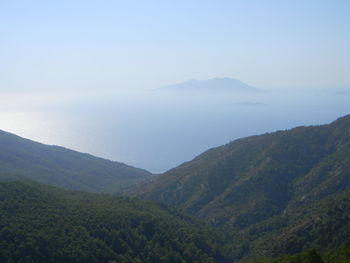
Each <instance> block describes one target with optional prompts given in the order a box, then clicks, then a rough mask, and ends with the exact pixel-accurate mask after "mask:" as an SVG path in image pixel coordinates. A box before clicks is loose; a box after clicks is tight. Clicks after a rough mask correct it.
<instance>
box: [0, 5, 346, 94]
mask: <svg viewBox="0 0 350 263" xmlns="http://www.w3.org/2000/svg"><path fill="white" fill-rule="evenodd" d="M349 14H350V1H349V0H327V1H322V0H315V1H313V0H307V1H305V0H302V1H298V0H292V1H279V0H276V1H262V0H256V1H253V0H247V1H243V0H242V1H234V0H227V1H224V0H217V1H213V0H207V1H206V0H198V1H194V0H186V1H182V0H176V1H167V0H158V1H152V0H148V1H141V0H139V1H132V0H128V1H102V0H101V1H97V0H96V1H87V0H81V1H80V0H77V1H74V0H69V1H46V0H45V1H36V0H31V1H26V0H23V1H17V0H0V50H1V51H0V89H1V90H2V91H5V90H28V91H31V90H42V89H45V90H54V89H58V90H74V89H90V90H94V89H100V90H111V89H112V90H120V89H148V88H157V87H159V86H163V85H167V84H172V83H177V82H181V81H185V80H187V79H191V78H198V79H208V78H212V77H233V78H237V79H240V80H242V81H244V82H246V83H248V84H251V85H255V86H258V87H273V88H278V87H281V88H286V87H309V86H310V87H317V86H346V85H349V84H350V74H349V73H350V48H349V47H350V30H349V29H350V15H349Z"/></svg>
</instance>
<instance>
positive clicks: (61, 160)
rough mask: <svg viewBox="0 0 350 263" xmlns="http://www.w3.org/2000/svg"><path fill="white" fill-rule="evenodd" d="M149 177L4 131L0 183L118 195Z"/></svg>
mask: <svg viewBox="0 0 350 263" xmlns="http://www.w3.org/2000/svg"><path fill="white" fill-rule="evenodd" d="M149 176H151V174H150V173H149V172H147V171H145V170H142V169H138V168H134V167H131V166H128V165H125V164H123V163H118V162H112V161H109V160H105V159H102V158H98V157H94V156H92V155H89V154H85V153H79V152H76V151H72V150H69V149H65V148H63V147H58V146H49V145H44V144H41V143H37V142H34V141H31V140H27V139H24V138H21V137H19V136H16V135H14V134H11V133H7V132H4V131H0V179H6V178H11V179H13V178H14V177H17V178H21V177H24V178H30V179H33V180H36V181H38V182H42V183H46V184H50V185H54V186H60V187H63V188H67V189H77V190H84V191H91V192H117V191H119V190H120V189H122V188H123V187H126V186H130V185H132V184H134V183H136V182H138V181H140V180H142V179H144V178H146V177H149Z"/></svg>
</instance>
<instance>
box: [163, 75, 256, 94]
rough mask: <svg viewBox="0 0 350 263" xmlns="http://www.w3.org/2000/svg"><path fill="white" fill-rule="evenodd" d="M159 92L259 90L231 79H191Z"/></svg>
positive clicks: (166, 87)
mask: <svg viewBox="0 0 350 263" xmlns="http://www.w3.org/2000/svg"><path fill="white" fill-rule="evenodd" d="M158 90H159V91H171V92H191V93H193V92H196V93H197V92H201V93H204V92H205V93H208V92H220V93H221V92H239V93H242V92H259V91H261V90H260V89H258V88H256V87H253V86H250V85H248V84H246V83H244V82H242V81H240V80H237V79H232V78H212V79H208V80H197V79H191V80H188V81H185V82H182V83H178V84H172V85H167V86H164V87H162V88H159V89H158Z"/></svg>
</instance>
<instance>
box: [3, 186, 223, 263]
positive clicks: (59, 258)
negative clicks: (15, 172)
mask: <svg viewBox="0 0 350 263" xmlns="http://www.w3.org/2000/svg"><path fill="white" fill-rule="evenodd" d="M214 236H215V235H213V234H212V232H211V231H210V230H209V229H208V228H206V227H205V226H203V225H201V224H199V223H198V222H196V221H194V220H193V219H191V218H190V217H189V216H186V215H184V214H181V213H178V212H177V211H176V210H172V209H169V208H167V207H165V206H158V205H155V204H153V203H151V202H149V201H141V200H136V199H128V198H121V197H111V196H108V195H101V194H92V193H83V192H75V191H68V190H61V189H58V188H54V187H51V186H45V185H39V184H38V183H35V182H26V181H25V182H22V181H18V182H3V183H0V262H16V263H20V262H26V263H29V262H35V263H40V262H43V263H54V262H66V263H73V262H74V263H78V262H84V263H87V262H88V263H94V262H96V263H105V262H106V263H107V262H109V263H112V262H118V263H119V262H120V263H135V262H140V263H141V262H143V263H148V262H149V263H154V262H164V263H165V262H166V263H168V262H183V263H184V262H188V263H194V262H198V263H199V262H201V263H205V262H208V263H214V262H229V261H228V260H227V259H226V258H225V257H224V256H222V255H221V254H220V253H219V252H218V249H217V247H218V244H217V243H215V240H214Z"/></svg>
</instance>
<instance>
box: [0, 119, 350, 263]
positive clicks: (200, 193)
mask: <svg viewBox="0 0 350 263" xmlns="http://www.w3.org/2000/svg"><path fill="white" fill-rule="evenodd" d="M0 146H1V152H0V181H2V183H0V262H11V263H12V262H16V263H17V262H20V263H21V262H26V263H27V262H39V263H40V262H68V263H69V262H109V263H113V262H121V263H124V262H126V263H128V262H136V263H137V262H146V263H147V262H170V263H178V262H179V263H184V262H198V263H206V262H210V263H213V262H219V263H232V262H242V263H243V262H244V263H260V262H261V263H277V262H278V263H345V262H350V248H349V245H350V115H348V116H346V117H343V118H340V119H338V120H337V121H335V122H333V123H331V124H329V125H323V126H317V127H298V128H295V129H292V130H288V131H279V132H276V133H270V134H264V135H260V136H252V137H248V138H244V139H240V140H237V141H234V142H231V143H229V144H227V145H224V146H221V147H217V148H215V149H211V150H209V151H207V152H205V153H203V154H202V155H200V156H198V157H197V158H195V159H194V160H193V161H191V162H188V163H185V164H183V165H181V166H179V167H177V168H174V169H172V170H170V171H169V172H167V173H165V174H164V175H161V176H158V177H152V179H151V180H149V181H147V182H144V183H142V184H140V185H138V186H137V187H135V188H132V190H130V192H129V194H130V195H132V196H138V197H141V198H143V199H150V200H152V201H156V202H158V204H155V203H153V202H152V201H146V200H143V201H142V200H138V199H134V198H127V197H116V196H111V195H106V194H94V193H87V192H78V191H73V190H63V189H59V188H55V187H52V186H46V185H42V184H39V183H37V182H34V181H29V180H27V179H26V178H31V179H33V180H37V181H39V182H44V183H48V184H53V185H57V186H61V187H66V188H70V189H80V190H87V191H104V192H110V193H113V192H116V191H117V190H118V191H120V190H121V189H122V187H124V186H132V185H133V184H134V183H135V182H137V181H139V180H142V179H144V178H145V177H148V176H149V173H147V172H146V171H143V170H140V169H136V168H132V167H129V166H126V165H124V164H119V163H114V162H110V161H107V160H103V159H99V158H96V157H93V156H90V155H87V154H81V153H77V152H74V151H70V150H67V149H64V148H61V147H56V146H46V145H42V144H38V143H35V142H32V141H29V140H25V139H22V138H19V137H17V136H14V135H11V134H7V133H4V132H0ZM162 203H163V204H162ZM170 207H175V208H170ZM178 209H181V210H183V212H180V210H178ZM186 213H189V214H192V215H191V216H190V215H188V214H186ZM192 216H194V217H192ZM195 217H196V218H197V219H194V218H195ZM201 220H203V221H205V222H206V223H207V225H205V224H204V223H202V221H201ZM208 225H211V226H208Z"/></svg>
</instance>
